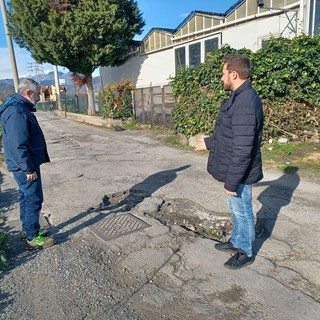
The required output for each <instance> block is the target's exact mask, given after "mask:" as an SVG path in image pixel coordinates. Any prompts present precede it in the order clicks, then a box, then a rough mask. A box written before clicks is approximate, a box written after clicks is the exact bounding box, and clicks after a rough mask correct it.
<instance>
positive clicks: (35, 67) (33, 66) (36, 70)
mask: <svg viewBox="0 0 320 320" xmlns="http://www.w3.org/2000/svg"><path fill="white" fill-rule="evenodd" d="M28 71H30V72H32V74H34V75H35V77H36V79H37V82H38V83H39V84H40V85H41V73H43V68H42V66H41V65H40V64H38V63H36V62H29V63H28Z"/></svg>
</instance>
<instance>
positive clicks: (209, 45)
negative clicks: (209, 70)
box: [204, 38, 219, 60]
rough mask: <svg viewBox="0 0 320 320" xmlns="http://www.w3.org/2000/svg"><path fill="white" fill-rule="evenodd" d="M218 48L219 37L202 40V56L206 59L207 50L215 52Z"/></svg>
mask: <svg viewBox="0 0 320 320" xmlns="http://www.w3.org/2000/svg"><path fill="white" fill-rule="evenodd" d="M218 49H219V39H218V38H213V39H210V40H206V41H205V42H204V58H205V60H207V59H208V53H209V52H215V51H217V50H218Z"/></svg>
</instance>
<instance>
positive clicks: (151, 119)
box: [39, 85, 175, 129]
mask: <svg viewBox="0 0 320 320" xmlns="http://www.w3.org/2000/svg"><path fill="white" fill-rule="evenodd" d="M60 99H61V105H62V110H65V111H67V112H73V113H83V114H87V113H88V95H87V94H67V93H64V94H61V95H60ZM133 105H134V106H133V112H134V117H135V118H136V120H137V122H138V123H139V124H143V125H150V126H152V127H153V126H159V127H163V128H165V129H171V124H172V116H171V112H172V109H173V108H174V106H175V104H174V98H173V94H172V87H171V86H169V85H165V86H154V87H147V88H138V89H135V90H134V104H133ZM39 107H40V106H39ZM41 108H43V109H44V110H49V109H52V108H54V109H55V108H56V104H55V102H50V103H49V102H45V103H42V105H41ZM98 110H99V109H98V106H97V104H96V111H97V113H98V114H99V111H98Z"/></svg>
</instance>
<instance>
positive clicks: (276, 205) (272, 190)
mask: <svg viewBox="0 0 320 320" xmlns="http://www.w3.org/2000/svg"><path fill="white" fill-rule="evenodd" d="M297 172H298V168H297V167H290V173H285V174H283V175H282V176H281V177H280V178H279V179H277V180H273V181H263V182H259V183H257V184H256V185H255V186H257V187H264V186H267V188H266V189H265V190H264V191H262V192H261V193H260V195H259V196H258V200H259V201H260V202H261V204H262V207H261V208H260V210H259V211H258V212H257V219H256V239H255V242H254V246H253V250H254V254H255V255H256V254H257V253H258V252H259V250H260V249H261V247H262V246H263V243H264V242H265V241H266V240H267V239H268V238H270V236H271V234H272V232H273V229H274V227H275V224H276V221H277V219H278V216H279V214H280V211H281V208H282V207H284V206H287V205H288V204H289V203H290V202H291V199H292V196H293V193H294V191H295V189H296V188H297V187H298V185H299V183H300V177H299V175H298V173H297Z"/></svg>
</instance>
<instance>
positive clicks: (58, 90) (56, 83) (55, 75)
mask: <svg viewBox="0 0 320 320" xmlns="http://www.w3.org/2000/svg"><path fill="white" fill-rule="evenodd" d="M53 71H54V85H55V88H56V99H57V105H58V110H61V109H62V108H61V97H60V81H59V73H58V66H53ZM65 112H66V111H65ZM65 116H66V113H65Z"/></svg>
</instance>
